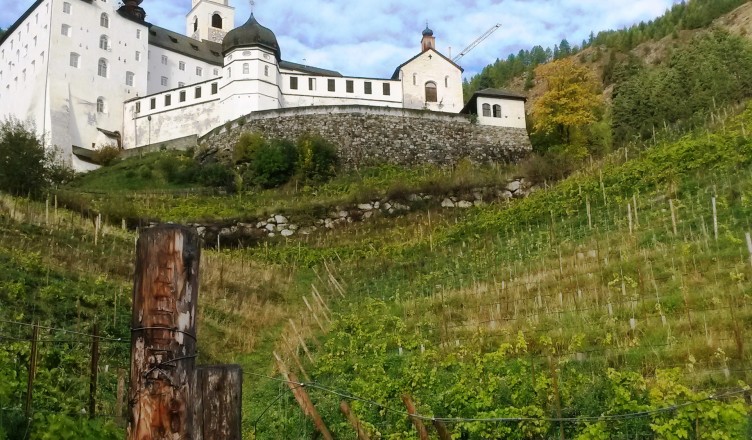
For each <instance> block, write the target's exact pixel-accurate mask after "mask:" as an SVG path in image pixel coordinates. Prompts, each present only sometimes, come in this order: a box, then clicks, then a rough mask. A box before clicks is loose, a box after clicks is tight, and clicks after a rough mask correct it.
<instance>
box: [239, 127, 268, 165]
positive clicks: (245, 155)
mask: <svg viewBox="0 0 752 440" xmlns="http://www.w3.org/2000/svg"><path fill="white" fill-rule="evenodd" d="M265 144H266V140H265V139H264V137H263V136H262V135H261V134H260V133H253V132H247V131H246V132H243V133H242V134H241V135H240V139H239V140H238V142H237V143H236V144H235V147H234V148H233V150H232V161H233V162H234V163H235V164H241V163H248V162H250V161H251V160H253V157H254V155H255V154H256V150H258V149H259V148H260V147H263V146H264V145H265Z"/></svg>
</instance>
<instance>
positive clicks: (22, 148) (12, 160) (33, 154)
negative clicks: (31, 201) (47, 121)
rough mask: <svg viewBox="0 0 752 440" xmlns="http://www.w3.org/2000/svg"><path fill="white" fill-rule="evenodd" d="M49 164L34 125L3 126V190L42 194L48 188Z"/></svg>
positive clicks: (0, 137)
mask: <svg viewBox="0 0 752 440" xmlns="http://www.w3.org/2000/svg"><path fill="white" fill-rule="evenodd" d="M48 162H49V156H48V155H47V154H45V151H44V146H43V145H42V140H41V139H40V137H39V136H37V135H36V133H35V129H34V126H32V125H28V126H27V125H25V124H24V123H22V122H20V121H19V120H17V119H6V120H5V121H3V122H1V123H0V190H2V191H7V192H9V193H11V194H28V193H34V194H38V193H40V192H41V191H42V190H43V189H44V188H45V187H46V186H47V164H48Z"/></svg>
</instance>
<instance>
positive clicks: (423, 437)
mask: <svg viewBox="0 0 752 440" xmlns="http://www.w3.org/2000/svg"><path fill="white" fill-rule="evenodd" d="M402 402H403V403H404V404H405V408H407V412H408V413H409V414H410V420H412V422H413V425H414V426H415V430H416V431H418V438H419V439H420V440H428V430H427V429H426V426H425V425H423V422H422V421H421V420H420V419H419V418H418V417H415V415H416V414H418V412H417V411H416V410H415V404H414V403H413V399H412V398H411V397H410V395H409V394H403V395H402Z"/></svg>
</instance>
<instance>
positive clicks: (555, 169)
mask: <svg viewBox="0 0 752 440" xmlns="http://www.w3.org/2000/svg"><path fill="white" fill-rule="evenodd" d="M576 166H577V161H576V160H575V159H574V158H573V157H572V156H570V155H569V154H568V153H566V152H559V151H549V152H547V153H545V154H542V155H539V154H533V155H532V156H530V157H529V158H528V159H526V160H525V161H524V162H523V163H522V164H521V165H520V169H521V170H522V174H523V175H524V176H525V177H526V178H527V179H528V180H529V181H530V183H532V184H534V185H536V184H542V183H544V182H548V183H552V182H556V181H558V180H561V179H563V178H565V177H567V176H568V175H569V174H571V173H572V172H573V171H574V170H575V168H576Z"/></svg>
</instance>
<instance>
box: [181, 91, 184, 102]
mask: <svg viewBox="0 0 752 440" xmlns="http://www.w3.org/2000/svg"><path fill="white" fill-rule="evenodd" d="M180 102H185V90H181V91H180Z"/></svg>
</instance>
